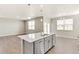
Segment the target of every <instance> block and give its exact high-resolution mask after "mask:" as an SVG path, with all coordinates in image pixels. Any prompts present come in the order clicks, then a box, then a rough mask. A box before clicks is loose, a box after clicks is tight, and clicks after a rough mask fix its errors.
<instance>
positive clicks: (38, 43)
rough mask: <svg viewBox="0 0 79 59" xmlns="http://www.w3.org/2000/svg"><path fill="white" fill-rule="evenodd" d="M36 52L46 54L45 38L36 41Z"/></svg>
mask: <svg viewBox="0 0 79 59" xmlns="http://www.w3.org/2000/svg"><path fill="white" fill-rule="evenodd" d="M35 54H44V39H40V40H38V41H36V42H35Z"/></svg>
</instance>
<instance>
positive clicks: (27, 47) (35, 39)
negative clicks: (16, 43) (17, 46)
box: [18, 33, 55, 54]
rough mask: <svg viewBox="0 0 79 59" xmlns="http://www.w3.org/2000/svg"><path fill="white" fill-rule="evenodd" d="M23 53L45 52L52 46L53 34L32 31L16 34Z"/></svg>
mask: <svg viewBox="0 0 79 59" xmlns="http://www.w3.org/2000/svg"><path fill="white" fill-rule="evenodd" d="M18 37H19V38H20V39H21V49H22V53H23V54H45V53H47V52H48V51H49V50H50V49H51V48H52V47H53V46H54V44H53V42H54V41H53V40H55V34H43V35H42V33H32V34H28V35H20V36H18Z"/></svg>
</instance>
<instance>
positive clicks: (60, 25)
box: [57, 19, 73, 30]
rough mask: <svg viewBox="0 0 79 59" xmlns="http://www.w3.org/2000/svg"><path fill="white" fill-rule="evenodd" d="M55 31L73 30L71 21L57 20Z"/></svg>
mask: <svg viewBox="0 0 79 59" xmlns="http://www.w3.org/2000/svg"><path fill="white" fill-rule="evenodd" d="M57 30H73V19H64V20H57Z"/></svg>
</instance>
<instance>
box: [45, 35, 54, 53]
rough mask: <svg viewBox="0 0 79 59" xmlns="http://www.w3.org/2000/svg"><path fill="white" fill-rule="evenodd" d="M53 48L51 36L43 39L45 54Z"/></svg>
mask: <svg viewBox="0 0 79 59" xmlns="http://www.w3.org/2000/svg"><path fill="white" fill-rule="evenodd" d="M52 46H53V38H52V35H51V36H48V37H46V38H45V52H47V51H48V50H49V49H50V48H51V47H52Z"/></svg>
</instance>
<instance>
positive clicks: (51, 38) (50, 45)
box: [48, 35, 53, 49]
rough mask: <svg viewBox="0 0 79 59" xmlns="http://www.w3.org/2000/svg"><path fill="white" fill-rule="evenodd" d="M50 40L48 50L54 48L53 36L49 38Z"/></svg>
mask: <svg viewBox="0 0 79 59" xmlns="http://www.w3.org/2000/svg"><path fill="white" fill-rule="evenodd" d="M48 38H49V39H48V40H49V41H48V45H49V48H48V49H50V48H51V47H52V46H53V36H52V35H51V36H49V37H48Z"/></svg>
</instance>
